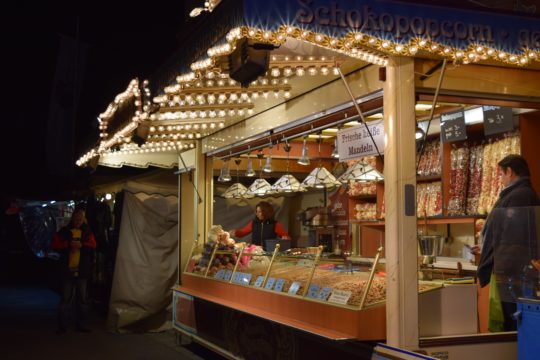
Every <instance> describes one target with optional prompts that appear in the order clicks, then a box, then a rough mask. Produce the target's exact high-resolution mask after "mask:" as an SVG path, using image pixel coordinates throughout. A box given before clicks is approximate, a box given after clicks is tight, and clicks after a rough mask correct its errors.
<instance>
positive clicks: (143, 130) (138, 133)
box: [131, 122, 150, 146]
mask: <svg viewBox="0 0 540 360" xmlns="http://www.w3.org/2000/svg"><path fill="white" fill-rule="evenodd" d="M149 132H150V125H149V124H148V123H147V122H143V123H140V124H139V126H137V129H135V132H134V133H133V135H132V136H131V141H133V142H134V143H135V144H137V145H139V146H141V145H142V144H144V143H145V142H146V139H147V138H148V133H149Z"/></svg>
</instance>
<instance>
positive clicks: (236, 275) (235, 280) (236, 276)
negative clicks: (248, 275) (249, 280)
mask: <svg viewBox="0 0 540 360" xmlns="http://www.w3.org/2000/svg"><path fill="white" fill-rule="evenodd" d="M241 279H242V273H241V272H235V273H234V276H233V281H232V282H233V283H235V284H240V281H241Z"/></svg>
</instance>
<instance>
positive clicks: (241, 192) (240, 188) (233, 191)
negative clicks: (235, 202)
mask: <svg viewBox="0 0 540 360" xmlns="http://www.w3.org/2000/svg"><path fill="white" fill-rule="evenodd" d="M240 162H241V160H240V159H239V158H237V159H234V163H235V164H236V182H235V183H234V184H232V185H231V186H229V187H228V188H227V190H225V192H224V193H223V194H222V195H221V196H222V197H224V198H225V199H247V198H252V197H254V195H251V194H248V193H247V191H248V189H247V188H246V187H245V186H244V185H242V184H241V183H240V171H239V169H238V166H239V165H240Z"/></svg>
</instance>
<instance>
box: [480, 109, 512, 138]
mask: <svg viewBox="0 0 540 360" xmlns="http://www.w3.org/2000/svg"><path fill="white" fill-rule="evenodd" d="M482 110H483V111H484V134H485V135H494V134H500V133H504V132H507V131H512V130H514V122H513V120H512V108H509V107H502V106H483V107H482Z"/></svg>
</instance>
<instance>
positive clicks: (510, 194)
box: [472, 154, 540, 331]
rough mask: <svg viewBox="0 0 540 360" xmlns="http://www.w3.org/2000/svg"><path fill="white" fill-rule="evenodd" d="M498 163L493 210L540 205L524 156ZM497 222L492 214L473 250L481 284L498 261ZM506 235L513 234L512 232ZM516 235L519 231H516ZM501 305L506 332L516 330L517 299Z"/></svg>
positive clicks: (482, 285)
mask: <svg viewBox="0 0 540 360" xmlns="http://www.w3.org/2000/svg"><path fill="white" fill-rule="evenodd" d="M498 166H499V171H500V172H501V180H502V184H503V186H504V188H503V189H502V191H501V192H500V194H499V198H498V200H497V201H496V202H495V205H494V206H493V209H497V208H514V207H529V206H539V205H540V200H539V199H538V195H537V194H536V192H535V191H534V188H533V187H532V184H531V180H530V171H529V166H528V165H527V162H526V161H525V159H524V158H523V157H522V156H521V155H514V154H512V155H508V156H506V157H505V158H504V159H502V160H501V161H499V163H498ZM495 222H496V221H495V220H494V219H493V217H492V216H488V218H487V219H486V223H485V225H484V227H483V229H482V239H483V244H482V247H481V248H480V246H478V245H477V246H475V247H473V250H472V251H473V253H475V254H480V262H479V265H478V268H477V276H478V280H479V282H480V286H481V287H484V286H486V285H488V284H489V283H490V279H491V274H492V273H493V269H494V263H495V261H496V259H495V257H496V249H495V246H496V244H495V242H496V241H495V237H496V236H499V235H501V234H500V233H497V232H494V231H489V229H490V228H493V227H494V226H496V225H497V224H495ZM510 230H511V229H510ZM516 230H517V229H516ZM506 235H510V237H512V235H511V234H506ZM514 235H516V234H515V233H514ZM506 237H508V236H506ZM505 241H507V242H508V241H511V239H507V240H505ZM514 241H515V240H514ZM501 304H502V309H503V315H504V331H513V330H516V321H515V320H514V319H513V318H512V314H513V313H514V312H516V304H515V303H514V302H506V301H502V302H501Z"/></svg>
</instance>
